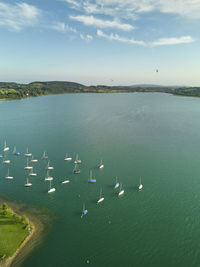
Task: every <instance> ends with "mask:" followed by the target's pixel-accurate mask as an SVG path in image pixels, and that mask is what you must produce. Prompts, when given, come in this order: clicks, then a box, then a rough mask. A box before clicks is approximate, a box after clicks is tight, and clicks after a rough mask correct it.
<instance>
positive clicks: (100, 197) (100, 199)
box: [97, 188, 104, 204]
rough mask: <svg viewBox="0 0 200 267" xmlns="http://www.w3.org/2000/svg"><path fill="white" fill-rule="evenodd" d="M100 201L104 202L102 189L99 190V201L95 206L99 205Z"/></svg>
mask: <svg viewBox="0 0 200 267" xmlns="http://www.w3.org/2000/svg"><path fill="white" fill-rule="evenodd" d="M102 201H104V197H102V188H101V190H100V196H99V200H98V201H97V204H99V203H101V202H102Z"/></svg>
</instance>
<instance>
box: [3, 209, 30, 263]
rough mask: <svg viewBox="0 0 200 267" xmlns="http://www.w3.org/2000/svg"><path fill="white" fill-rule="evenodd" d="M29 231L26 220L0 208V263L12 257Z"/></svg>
mask: <svg viewBox="0 0 200 267" xmlns="http://www.w3.org/2000/svg"><path fill="white" fill-rule="evenodd" d="M29 231H30V226H29V222H28V219H27V218H26V217H25V216H19V215H17V214H15V213H13V212H12V211H11V210H10V209H9V208H8V206H7V205H6V204H3V205H2V206H0V261H1V260H3V259H6V258H8V257H10V256H12V255H13V254H14V253H15V252H16V250H17V249H18V248H19V246H20V244H21V243H22V242H23V241H24V239H25V238H26V237H27V235H28V234H29Z"/></svg>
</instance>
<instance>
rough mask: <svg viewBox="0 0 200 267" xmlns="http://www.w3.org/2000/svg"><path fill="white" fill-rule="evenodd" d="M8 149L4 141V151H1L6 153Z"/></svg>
mask: <svg viewBox="0 0 200 267" xmlns="http://www.w3.org/2000/svg"><path fill="white" fill-rule="evenodd" d="M9 149H10V148H9V147H8V146H7V145H6V141H5V142H4V149H3V151H4V152H6V151H8V150H9Z"/></svg>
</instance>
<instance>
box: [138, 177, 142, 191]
mask: <svg viewBox="0 0 200 267" xmlns="http://www.w3.org/2000/svg"><path fill="white" fill-rule="evenodd" d="M141 180H142V179H141V177H140V184H139V186H138V190H142V188H143V184H142V181H141Z"/></svg>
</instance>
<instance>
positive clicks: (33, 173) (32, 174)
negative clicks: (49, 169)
mask: <svg viewBox="0 0 200 267" xmlns="http://www.w3.org/2000/svg"><path fill="white" fill-rule="evenodd" d="M29 175H30V176H37V173H35V172H33V169H32V170H31V171H30V173H29Z"/></svg>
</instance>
